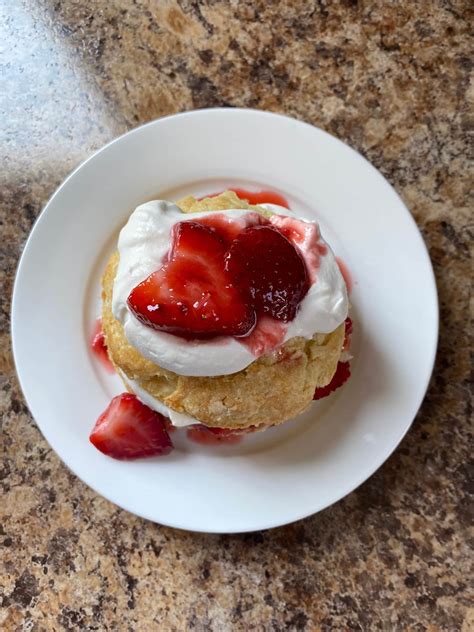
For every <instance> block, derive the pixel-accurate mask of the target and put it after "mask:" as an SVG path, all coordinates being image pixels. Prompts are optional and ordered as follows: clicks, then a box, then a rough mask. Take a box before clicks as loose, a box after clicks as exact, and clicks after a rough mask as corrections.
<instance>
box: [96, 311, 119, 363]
mask: <svg viewBox="0 0 474 632" xmlns="http://www.w3.org/2000/svg"><path fill="white" fill-rule="evenodd" d="M91 349H92V351H93V352H94V355H95V357H96V358H97V359H98V360H99V362H100V363H101V364H102V366H103V367H104V368H105V369H106V370H107V371H108V372H109V373H115V368H114V365H113V364H112V362H111V361H110V358H109V354H108V352H107V345H106V344H105V335H104V332H103V330H102V319H101V318H98V319H97V320H96V322H95V325H94V329H93V332H92V338H91Z"/></svg>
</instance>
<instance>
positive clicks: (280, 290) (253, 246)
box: [226, 226, 309, 322]
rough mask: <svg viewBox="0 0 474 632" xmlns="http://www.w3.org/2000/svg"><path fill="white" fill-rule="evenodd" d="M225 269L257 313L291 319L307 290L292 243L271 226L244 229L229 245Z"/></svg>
mask: <svg viewBox="0 0 474 632" xmlns="http://www.w3.org/2000/svg"><path fill="white" fill-rule="evenodd" d="M226 269H227V270H228V272H229V273H230V275H231V276H232V277H233V278H234V281H235V283H236V284H237V285H238V286H239V287H240V288H241V289H242V290H245V289H247V290H248V291H249V293H250V296H251V300H252V303H253V304H254V306H255V309H256V311H257V313H258V314H265V313H266V314H269V315H270V316H273V318H276V319H278V320H282V321H284V322H287V321H289V320H292V319H293V318H294V317H295V315H296V311H297V309H298V306H299V304H300V302H301V301H302V300H303V298H304V296H305V294H306V292H307V291H308V289H309V282H308V274H307V271H306V266H305V263H304V261H303V259H302V257H301V255H300V253H299V252H298V251H297V250H296V248H295V247H294V246H293V244H292V243H291V242H290V241H289V240H288V239H287V238H286V237H285V236H284V235H282V234H281V233H280V232H279V231H278V230H277V229H276V228H273V227H272V226H252V227H250V228H246V229H245V230H244V231H242V233H241V234H240V235H239V236H238V237H237V238H236V239H235V240H234V241H233V242H232V245H231V246H230V248H229V251H228V253H227V255H226Z"/></svg>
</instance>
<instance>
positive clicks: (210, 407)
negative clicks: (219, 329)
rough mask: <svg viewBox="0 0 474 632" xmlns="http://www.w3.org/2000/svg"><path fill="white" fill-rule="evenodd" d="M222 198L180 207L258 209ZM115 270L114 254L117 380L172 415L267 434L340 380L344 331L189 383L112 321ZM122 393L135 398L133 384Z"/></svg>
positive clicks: (294, 343) (106, 319)
mask: <svg viewBox="0 0 474 632" xmlns="http://www.w3.org/2000/svg"><path fill="white" fill-rule="evenodd" d="M232 195H235V194H232ZM224 196H227V197H224ZM224 196H219V198H221V199H218V198H212V202H211V200H202V201H199V202H197V201H196V200H195V199H194V198H191V197H189V198H186V199H185V200H182V201H181V202H178V206H180V207H181V209H182V210H183V211H184V212H194V211H202V210H222V209H225V208H256V207H250V205H247V204H246V203H245V202H243V201H242V200H239V199H238V198H237V197H236V196H235V199H234V198H232V199H229V195H228V194H224ZM230 203H232V206H229V204H230ZM211 206H212V208H211ZM118 262H119V254H118V253H117V252H116V253H114V254H113V255H112V256H111V258H110V259H109V262H108V264H107V267H106V270H105V272H104V276H103V279H102V299H103V303H102V326H103V329H104V334H105V340H106V344H107V349H108V352H109V356H110V359H111V361H112V363H113V364H114V366H115V367H116V368H117V369H118V373H119V375H122V374H123V376H124V378H125V379H126V378H128V380H133V381H134V382H136V383H137V384H138V385H139V387H140V388H141V389H144V390H145V391H146V392H147V393H149V395H150V396H151V397H154V398H155V399H158V400H160V401H161V402H162V403H163V404H164V405H165V406H167V407H168V408H170V409H172V410H175V411H176V412H178V413H183V414H186V415H190V416H191V417H194V418H195V419H196V420H197V421H198V422H199V423H202V424H204V425H206V426H210V427H214V428H231V429H246V428H251V427H254V426H258V429H259V430H263V429H265V428H266V427H269V426H274V425H277V424H281V423H283V422H284V421H287V420H288V419H290V418H292V417H295V416H296V415H298V414H299V413H301V412H303V411H304V410H305V409H306V408H307V407H308V406H309V404H310V403H311V402H312V399H313V395H314V391H315V389H316V388H318V387H322V386H326V385H327V384H329V382H330V381H331V379H332V377H333V375H334V373H335V372H336V368H337V363H338V361H339V358H340V355H341V352H342V347H343V344H344V324H342V325H340V326H339V327H338V328H337V329H336V330H335V331H333V332H332V333H330V334H316V335H315V336H314V337H313V338H312V339H311V340H306V339H305V338H292V339H290V340H288V341H287V342H286V343H285V344H284V345H282V346H281V347H279V348H278V349H277V350H275V351H273V352H272V353H270V354H267V355H264V356H261V357H260V358H258V359H257V360H256V361H255V362H252V364H250V365H249V366H248V367H246V368H245V369H244V370H242V371H239V372H238V373H233V374H232V375H220V376H215V377H189V376H184V375H178V374H177V373H173V372H172V371H168V370H166V369H163V368H161V367H160V366H158V365H157V364H154V363H153V362H151V361H150V360H147V359H146V358H144V357H143V356H142V355H141V354H140V353H139V351H137V349H135V348H134V347H132V345H130V343H129V342H128V340H127V338H126V337H125V333H124V329H123V327H122V325H121V323H120V322H119V321H117V320H116V319H115V318H114V316H113V314H112V292H113V285H114V279H115V275H116V272H117V266H118ZM125 386H126V388H127V390H130V386H129V384H128V382H125Z"/></svg>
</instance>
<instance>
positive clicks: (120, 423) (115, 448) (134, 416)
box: [89, 393, 173, 460]
mask: <svg viewBox="0 0 474 632" xmlns="http://www.w3.org/2000/svg"><path fill="white" fill-rule="evenodd" d="M166 421H167V420H166V417H163V415H160V414H159V413H157V412H155V411H154V410H152V409H151V408H148V406H145V404H142V402H141V401H140V400H139V399H137V398H136V397H135V395H132V394H131V393H122V395H118V396H117V397H114V398H113V399H112V401H111V402H110V404H109V406H108V407H107V409H106V410H105V411H104V412H103V413H102V415H101V416H100V417H99V419H98V420H97V422H96V424H95V426H94V429H93V430H92V432H91V435H90V437H89V439H90V441H91V443H92V444H93V445H94V446H95V447H96V448H97V449H98V450H100V451H101V452H103V454H106V455H107V456H111V457H112V458H114V459H122V460H127V459H138V458H141V457H145V456H159V455H164V454H168V453H169V452H171V450H172V449H173V444H172V443H171V439H170V437H169V434H168V432H167V429H166V427H167V424H166Z"/></svg>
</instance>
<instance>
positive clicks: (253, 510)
mask: <svg viewBox="0 0 474 632" xmlns="http://www.w3.org/2000/svg"><path fill="white" fill-rule="evenodd" d="M227 185H234V186H239V185H240V186H243V187H245V188H255V189H262V188H265V189H272V190H275V191H278V192H281V193H283V194H284V195H285V196H286V197H287V199H288V200H289V201H290V205H291V207H292V208H293V209H294V210H295V211H297V212H299V213H301V214H302V215H303V216H304V215H306V216H308V217H310V218H316V219H317V220H319V222H320V224H321V228H322V232H323V235H324V236H325V238H326V239H327V240H328V241H329V243H330V244H331V246H332V247H333V250H334V251H335V252H336V254H337V255H338V256H340V257H341V258H342V259H343V261H344V262H345V263H346V265H347V266H348V268H349V270H350V272H351V274H352V277H353V279H354V289H353V292H352V297H351V300H352V306H353V308H352V317H353V320H354V330H355V333H354V335H353V348H352V351H353V354H354V355H355V359H354V360H353V362H352V372H353V375H352V378H351V379H350V381H349V382H348V383H347V384H346V385H345V386H344V388H343V389H340V390H339V391H338V392H337V393H336V394H334V395H332V396H331V397H330V398H327V399H326V400H324V401H322V402H318V403H315V404H313V408H312V409H311V410H310V411H308V412H307V413H305V414H303V415H302V416H300V417H298V419H297V420H296V421H294V422H292V423H288V424H285V425H283V426H281V427H279V428H276V429H272V430H269V431H267V432H265V433H262V434H257V435H255V436H253V437H248V438H246V439H245V440H244V441H243V442H242V443H240V444H238V445H235V446H230V445H229V446H217V447H210V446H209V447H207V446H201V445H198V444H196V443H190V442H188V441H187V439H186V438H185V437H184V436H181V437H178V438H177V439H176V434H175V435H174V436H173V439H174V441H175V445H176V449H175V450H174V452H173V453H172V454H171V455H169V456H167V457H164V458H153V459H148V460H139V461H135V462H120V461H115V460H113V459H111V458H107V457H106V456H104V455H102V454H101V453H100V452H98V451H97V450H96V449H95V448H94V447H93V446H92V445H91V444H90V443H89V432H90V430H91V428H92V426H93V425H94V423H95V420H96V418H97V416H98V415H99V413H101V412H102V411H103V410H104V409H105V408H106V406H107V405H108V403H109V400H110V398H111V397H112V396H114V395H116V394H118V393H119V392H121V391H123V388H122V386H121V384H120V383H119V380H118V378H117V377H115V376H109V375H107V374H106V373H105V372H104V370H103V369H102V367H101V366H100V365H99V364H98V363H97V362H96V361H95V359H94V357H93V356H92V354H91V352H90V350H89V339H90V335H91V330H92V326H93V322H94V320H95V318H96V317H97V315H98V314H99V313H100V307H99V297H100V289H99V282H100V276H101V273H102V270H103V268H104V264H105V261H106V259H107V257H108V255H109V254H110V253H111V252H112V250H113V249H114V245H115V241H116V237H117V233H118V230H119V228H120V227H121V226H122V225H123V224H124V223H125V221H126V219H127V217H128V215H129V214H130V212H131V211H132V210H133V209H134V208H135V207H136V206H137V205H138V204H140V203H142V202H144V201H146V200H149V199H154V198H157V197H163V198H166V199H177V198H179V197H181V196H183V195H185V194H188V193H194V194H196V195H198V196H199V195H203V194H205V193H209V192H214V191H218V190H222V189H224V188H225V187H226V186H227ZM437 334H438V308H437V295H436V286H435V281H434V277H433V271H432V268H431V264H430V260H429V257H428V254H427V251H426V248H425V245H424V243H423V240H422V238H421V236H420V233H419V232H418V229H417V227H416V225H415V223H414V221H413V219H412V217H411V215H410V213H409V212H408V211H407V209H406V207H405V206H404V205H403V203H402V201H401V200H400V198H399V197H398V195H397V194H396V193H395V191H394V190H393V189H392V187H391V186H390V185H389V184H388V183H387V181H386V180H385V179H384V178H383V177H382V176H381V175H380V173H379V172H378V171H376V169H374V167H372V166H371V165H370V164H369V163H368V162H367V161H366V160H365V159H364V158H362V157H361V156H360V155H359V154H358V153H356V152H355V151H353V150H352V149H350V148H349V147H348V146H347V145H345V144H344V143H342V142H340V141H339V140H337V139H335V138H333V137H332V136H330V135H329V134H327V133H325V132H323V131H321V130H319V129H316V128H314V127H311V126H310V125H307V124H304V123H301V122H298V121H295V120H293V119H290V118H286V117H283V116H279V115H275V114H270V113H265V112H259V111H254V110H239V109H215V110H200V111H196V112H189V113H185V114H179V115H176V116H171V117H168V118H163V119H160V120H158V121H154V122H152V123H149V124H148V125H144V126H143V127H140V128H138V129H135V130H133V131H131V132H129V133H128V134H125V135H124V136H122V137H120V138H118V139H117V140H115V141H113V142H112V143H110V144H109V145H107V146H106V147H104V148H103V149H101V150H100V151H98V152H97V153H96V154H94V156H92V157H91V158H90V159H89V160H87V161H86V162H85V163H83V164H82V165H81V166H80V167H79V168H78V169H76V171H74V173H72V175H70V176H69V177H68V178H67V180H66V181H65V182H64V184H63V185H62V186H61V187H60V188H59V190H58V191H57V192H56V193H55V195H54V196H53V197H52V199H51V200H50V202H49V203H48V205H47V206H46V208H45V209H44V211H43V212H42V214H41V216H40V218H39V220H38V221H37V223H36V224H35V226H34V229H33V231H32V233H31V235H30V238H29V240H28V243H27V245H26V248H25V250H24V253H23V256H22V258H21V262H20V265H19V268H18V273H17V278H16V283H15V289H14V296H13V313H12V336H13V348H14V355H15V361H16V366H17V370H18V375H19V378H20V382H21V386H22V389H23V392H24V394H25V397H26V400H27V402H28V405H29V407H30V409H31V412H32V413H33V415H34V417H35V419H36V421H37V423H38V425H39V427H40V428H41V431H42V432H43V434H44V436H45V437H46V439H47V440H48V441H49V443H50V445H51V446H52V448H53V449H54V450H55V451H56V452H57V454H58V455H59V456H60V457H61V458H62V459H63V461H64V462H65V463H66V465H67V466H68V467H69V468H70V469H71V470H72V471H73V472H75V474H77V476H79V477H80V478H81V479H82V480H83V481H85V482H86V483H87V484H88V485H90V487H92V488H93V489H94V490H96V491H97V492H98V493H99V494H101V495H103V496H105V497H106V498H108V499H109V500H111V501H112V502H114V503H116V504H117V505H119V506H120V507H123V508H124V509H127V510H128V511H131V512H133V513H135V514H138V515H140V516H143V517H145V518H148V519H150V520H154V521H156V522H160V523H163V524H166V525H170V526H174V527H179V528H183V529H190V530H195V531H207V532H221V533H222V532H241V531H252V530H257V529H266V528H269V527H276V526H278V525H282V524H285V523H288V522H292V521H294V520H297V519H299V518H303V517H305V516H308V515H310V514H312V513H315V512H317V511H320V510H321V509H324V508H325V507H327V506H328V505H330V504H332V503H334V502H335V501H337V500H339V499H340V498H342V497H343V496H345V495H346V494H348V493H349V492H350V491H351V490H353V489H354V488H355V487H357V486H358V485H360V484H361V483H362V482H363V481H365V480H366V479H367V478H368V477H369V476H370V475H371V474H372V473H373V472H374V471H375V470H376V469H377V468H378V467H380V465H381V464H382V463H383V462H384V461H385V459H387V457H388V456H389V455H390V454H391V452H392V451H393V450H394V449H395V447H396V446H397V444H398V443H399V441H400V440H401V439H402V437H403V436H404V434H405V433H406V431H407V430H408V428H409V426H410V424H411V422H412V420H413V418H414V416H415V414H416V412H417V410H418V408H419V406H420V404H421V401H422V399H423V396H424V394H425V391H426V388H427V384H428V381H429V378H430V375H431V371H432V367H433V361H434V356H435V350H436V342H437ZM316 412H317V413H318V415H317V418H316ZM182 434H183V435H184V433H182Z"/></svg>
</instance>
